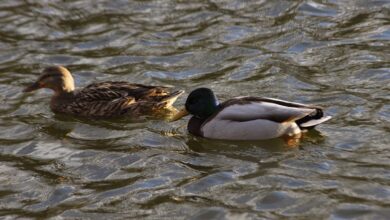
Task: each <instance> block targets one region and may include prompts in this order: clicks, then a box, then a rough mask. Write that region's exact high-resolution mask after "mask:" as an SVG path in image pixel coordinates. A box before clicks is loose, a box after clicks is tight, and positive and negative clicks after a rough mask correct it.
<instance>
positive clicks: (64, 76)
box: [23, 66, 74, 94]
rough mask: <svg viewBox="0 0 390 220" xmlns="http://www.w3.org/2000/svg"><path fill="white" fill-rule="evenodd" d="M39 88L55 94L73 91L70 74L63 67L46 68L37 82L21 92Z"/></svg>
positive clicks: (72, 81)
mask: <svg viewBox="0 0 390 220" xmlns="http://www.w3.org/2000/svg"><path fill="white" fill-rule="evenodd" d="M40 88H48V89H51V90H53V91H54V92H55V93H56V94H61V93H69V92H72V91H73V90H74V80H73V77H72V74H70V72H69V70H67V69H66V68H65V67H62V66H52V67H47V68H46V69H44V70H43V73H42V75H41V76H40V77H39V78H38V80H37V81H36V82H35V83H33V84H31V85H30V86H28V87H27V88H25V89H24V90H23V91H24V92H31V91H34V90H37V89H40Z"/></svg>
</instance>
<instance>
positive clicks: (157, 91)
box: [83, 81, 184, 106]
mask: <svg viewBox="0 0 390 220" xmlns="http://www.w3.org/2000/svg"><path fill="white" fill-rule="evenodd" d="M83 90H84V91H86V90H88V91H87V92H89V91H96V90H98V91H102V92H104V91H107V92H108V93H110V92H115V93H118V94H121V95H123V96H127V97H132V98H134V99H135V100H136V101H148V102H155V103H164V105H166V106H169V105H172V104H173V102H174V101H175V100H176V99H177V98H178V97H179V96H180V95H181V94H183V93H184V91H183V90H177V91H173V92H171V89H170V88H169V87H164V86H149V85H143V84H136V83H128V82H122V81H118V82H112V81H108V82H100V83H94V84H90V85H88V86H87V87H85V88H84V89H83Z"/></svg>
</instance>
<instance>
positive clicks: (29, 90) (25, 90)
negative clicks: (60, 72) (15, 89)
mask: <svg viewBox="0 0 390 220" xmlns="http://www.w3.org/2000/svg"><path fill="white" fill-rule="evenodd" d="M40 88H41V86H40V85H39V83H34V84H31V85H30V86H28V87H26V88H25V89H24V90H23V92H31V91H34V90H37V89H40Z"/></svg>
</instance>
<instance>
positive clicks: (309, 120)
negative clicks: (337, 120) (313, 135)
mask: <svg viewBox="0 0 390 220" xmlns="http://www.w3.org/2000/svg"><path fill="white" fill-rule="evenodd" d="M331 118H332V117H331V116H324V112H323V111H322V109H320V108H316V111H314V112H313V113H311V114H310V115H307V116H305V117H303V118H301V119H299V120H297V121H295V122H296V123H297V125H298V126H299V127H300V128H301V129H311V128H314V127H315V126H316V125H319V124H321V123H323V122H325V121H328V120H329V119H331Z"/></svg>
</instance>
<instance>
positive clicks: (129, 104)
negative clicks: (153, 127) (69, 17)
mask: <svg viewBox="0 0 390 220" xmlns="http://www.w3.org/2000/svg"><path fill="white" fill-rule="evenodd" d="M41 88H47V89H50V90H52V91H53V92H54V94H53V95H52V97H51V101H50V109H51V110H52V111H53V112H54V113H61V114H67V115H73V116H82V117H97V118H111V117H120V116H131V117H138V116H141V115H149V114H150V115H153V114H154V113H155V112H158V111H160V110H164V109H169V108H171V107H172V104H173V103H174V102H175V101H176V99H177V98H178V97H179V96H180V95H181V94H182V93H183V92H184V91H183V90H176V91H172V92H171V91H170V89H169V88H168V87H164V86H150V85H143V84H136V83H129V82H124V81H105V82H97V83H92V84H89V85H87V86H86V87H84V88H80V89H76V88H75V83H74V79H73V77H72V74H71V73H70V71H69V70H68V69H67V68H65V67H63V66H50V67H47V68H45V69H44V70H43V72H42V75H41V76H40V77H39V78H38V79H37V80H36V82H34V83H32V84H31V85H29V86H27V87H26V88H25V89H24V90H23V91H24V92H32V91H35V90H38V89H41Z"/></svg>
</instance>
